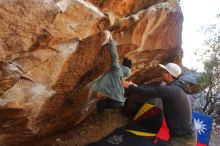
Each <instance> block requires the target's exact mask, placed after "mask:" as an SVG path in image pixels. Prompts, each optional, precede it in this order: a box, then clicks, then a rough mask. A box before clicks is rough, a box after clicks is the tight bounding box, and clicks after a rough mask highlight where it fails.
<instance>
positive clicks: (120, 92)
mask: <svg viewBox="0 0 220 146" xmlns="http://www.w3.org/2000/svg"><path fill="white" fill-rule="evenodd" d="M109 51H110V54H111V57H112V67H111V69H110V70H109V71H108V72H106V73H105V74H104V75H102V76H101V77H99V78H98V79H96V80H95V81H94V90H95V91H97V92H101V93H103V94H105V95H106V96H107V97H108V98H110V99H113V100H116V101H119V102H124V101H125V98H124V93H125V91H124V88H123V86H122V85H121V80H122V79H123V78H124V77H128V76H129V75H130V74H131V69H130V68H128V67H126V66H123V65H120V64H119V61H118V52H117V47H116V42H113V41H111V42H110V47H109Z"/></svg>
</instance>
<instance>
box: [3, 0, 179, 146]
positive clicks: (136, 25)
mask: <svg viewBox="0 0 220 146" xmlns="http://www.w3.org/2000/svg"><path fill="white" fill-rule="evenodd" d="M0 21H1V25H0V31H1V33H0V42H1V43H0V114H1V116H0V129H1V130H0V145H3V146H7V145H14V144H18V143H21V142H24V141H26V140H29V139H31V138H33V137H34V136H42V135H46V134H50V133H52V132H55V131H57V130H61V129H67V128H70V127H73V126H74V125H77V124H78V123H79V122H81V121H82V120H83V119H84V118H86V117H88V116H89V114H90V113H92V112H93V110H94V107H95V106H94V105H95V103H96V101H97V100H98V98H97V97H96V96H91V95H93V94H91V90H90V89H89V88H88V86H87V85H88V84H89V83H91V82H92V81H93V80H95V79H96V78H97V77H99V76H101V75H102V74H104V73H105V72H106V71H108V69H109V68H110V66H111V57H110V54H109V51H108V49H107V48H106V47H104V48H103V47H102V46H101V44H102V42H103V40H104V33H103V30H105V29H109V30H111V32H112V34H113V37H114V39H115V40H116V41H117V42H118V46H117V47H118V52H119V60H120V61H121V60H122V58H123V57H124V56H126V57H128V58H130V59H132V61H133V64H134V65H133V68H132V71H133V73H132V76H131V77H130V79H131V80H133V81H134V82H137V83H143V82H145V81H148V80H152V79H155V78H158V77H159V71H158V63H167V62H170V61H172V62H176V63H178V64H181V58H182V49H181V32H182V21H183V15H182V12H181V9H180V7H179V2H178V1H177V0H167V1H165V0H154V1H153V0H145V1H137V0H129V1H127V2H122V1H118V0H107V1H102V2H100V1H99V0H90V1H86V0H29V1H18V0H13V1H10V2H9V1H1V2H0Z"/></svg>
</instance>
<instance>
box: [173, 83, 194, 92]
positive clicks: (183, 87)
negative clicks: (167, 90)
mask: <svg viewBox="0 0 220 146" xmlns="http://www.w3.org/2000/svg"><path fill="white" fill-rule="evenodd" d="M171 84H174V85H177V86H179V87H180V88H182V89H183V90H184V91H185V93H186V94H191V89H190V86H189V84H187V83H186V82H182V81H179V80H175V81H173V82H172V83H171Z"/></svg>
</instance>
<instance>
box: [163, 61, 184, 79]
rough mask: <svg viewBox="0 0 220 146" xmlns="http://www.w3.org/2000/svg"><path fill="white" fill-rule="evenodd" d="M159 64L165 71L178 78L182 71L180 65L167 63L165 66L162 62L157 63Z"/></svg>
mask: <svg viewBox="0 0 220 146" xmlns="http://www.w3.org/2000/svg"><path fill="white" fill-rule="evenodd" d="M159 66H160V67H162V68H163V69H165V70H166V71H168V72H169V73H170V74H171V75H172V76H174V77H175V78H178V77H179V76H180V75H181V73H182V70H181V68H180V66H179V65H177V64H175V63H168V64H166V65H165V66H164V65H162V64H159Z"/></svg>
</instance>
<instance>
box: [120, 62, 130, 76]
mask: <svg viewBox="0 0 220 146" xmlns="http://www.w3.org/2000/svg"><path fill="white" fill-rule="evenodd" d="M121 69H122V70H123V73H124V77H123V78H126V77H129V76H130V75H131V69H130V68H129V67H127V66H124V65H121Z"/></svg>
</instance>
